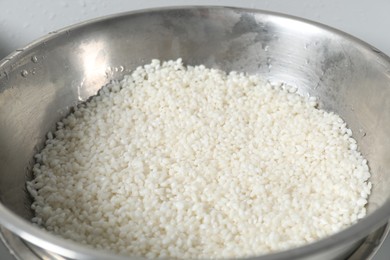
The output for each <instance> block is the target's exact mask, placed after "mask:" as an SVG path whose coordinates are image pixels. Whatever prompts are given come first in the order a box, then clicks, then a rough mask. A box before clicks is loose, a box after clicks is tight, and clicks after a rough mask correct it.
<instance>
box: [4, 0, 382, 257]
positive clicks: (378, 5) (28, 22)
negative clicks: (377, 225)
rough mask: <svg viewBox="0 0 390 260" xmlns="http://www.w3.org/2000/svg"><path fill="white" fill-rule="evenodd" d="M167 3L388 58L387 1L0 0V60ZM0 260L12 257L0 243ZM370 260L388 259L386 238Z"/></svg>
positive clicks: (167, 4)
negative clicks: (265, 18) (291, 24)
mask: <svg viewBox="0 0 390 260" xmlns="http://www.w3.org/2000/svg"><path fill="white" fill-rule="evenodd" d="M173 5H176V6H177V5H227V6H240V7H250V8H258V9H264V10H271V11H276V12H282V13H286V14H291V15H295V16H299V17H303V18H307V19H310V20H314V21H317V22H321V23H324V24H326V25H329V26H332V27H335V28H337V29H340V30H342V31H345V32H347V33H349V34H352V35H354V36H355V37H357V38H360V39H362V40H364V41H366V42H367V43H369V44H371V45H373V46H375V47H377V48H378V49H379V50H381V51H383V52H384V53H386V54H387V55H389V56H390V1H388V0H370V1H367V0H359V1H358V0H343V1H339V0H242V1H237V0H236V1H234V0H183V1H179V0H165V1H164V0H159V1H158V0H149V1H141V0H139V1H131V0H130V1H125V0H112V1H109V0H70V1H65V0H60V1H50V0H37V1H29V0H0V59H1V58H3V57H5V56H6V55H8V54H9V53H10V52H12V51H13V50H15V49H17V48H20V47H23V46H25V45H26V44H28V43H29V42H31V41H33V40H35V39H37V38H39V37H41V36H43V35H45V34H47V33H49V32H50V31H54V30H57V29H60V28H62V27H65V26H68V25H72V24H75V23H77V22H80V21H84V20H88V19H92V18H96V17H100V16H104V15H108V14H115V13H119V12H126V11H131V10H138V9H143V8H150V7H160V6H173ZM0 259H1V260H3V259H4V260H8V259H13V258H11V257H10V256H9V255H8V254H7V251H6V249H4V248H3V247H2V245H1V244H0ZM374 259H375V260H389V259H390V239H387V240H386V242H385V243H384V245H383V247H382V248H381V250H380V251H379V253H378V254H377V256H376V257H375V258H374Z"/></svg>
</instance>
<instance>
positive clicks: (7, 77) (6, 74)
mask: <svg viewBox="0 0 390 260" xmlns="http://www.w3.org/2000/svg"><path fill="white" fill-rule="evenodd" d="M4 75H5V78H6V79H7V80H8V79H9V76H8V72H6V71H4Z"/></svg>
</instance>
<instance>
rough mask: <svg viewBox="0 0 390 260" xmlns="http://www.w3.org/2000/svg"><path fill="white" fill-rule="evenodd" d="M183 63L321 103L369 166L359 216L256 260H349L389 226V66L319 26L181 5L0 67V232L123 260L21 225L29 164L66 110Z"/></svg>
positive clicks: (85, 29) (96, 25) (76, 254)
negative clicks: (140, 69)
mask: <svg viewBox="0 0 390 260" xmlns="http://www.w3.org/2000/svg"><path fill="white" fill-rule="evenodd" d="M179 57H181V58H183V60H184V62H185V63H186V64H191V65H196V64H205V65H206V66H209V67H215V68H219V69H222V70H226V71H230V70H236V71H246V72H249V73H258V74H260V75H262V76H263V77H265V78H266V79H268V80H269V81H271V82H284V83H287V84H290V85H294V86H297V87H298V89H299V93H301V94H302V95H306V94H309V95H312V96H316V97H319V99H320V105H321V107H322V108H323V109H326V110H331V111H335V112H336V113H338V114H340V115H341V116H342V117H343V118H344V119H345V120H346V122H347V123H348V125H349V127H350V128H351V129H352V130H353V133H354V137H355V138H356V139H357V141H358V143H359V145H360V148H361V152H362V153H363V154H364V155H365V157H366V158H367V159H368V160H369V165H370V168H371V172H372V179H371V181H372V183H373V190H372V195H371V197H370V199H369V206H368V212H369V214H368V216H367V217H365V218H364V219H362V220H361V221H359V222H358V223H357V224H355V225H353V226H351V227H350V228H347V229H345V230H344V231H342V232H339V233H337V234H335V235H333V236H330V237H328V238H325V239H322V240H320V241H318V242H315V243H312V244H309V245H307V246H303V247H299V248H295V249H292V250H288V251H283V252H280V253H275V254H269V255H264V256H260V257H258V259H263V260H266V259H291V258H298V259H308V258H315V259H333V258H343V257H346V256H347V255H348V254H350V253H351V252H352V251H353V250H355V248H356V247H357V246H358V245H359V243H360V242H361V239H363V238H364V237H366V236H367V235H369V234H371V233H373V232H375V231H376V230H378V229H379V228H381V227H382V226H383V225H385V223H387V221H388V218H389V216H390V200H389V198H390V173H389V169H390V138H389V127H390V59H389V58H388V57H386V56H385V55H384V54H382V53H381V52H380V51H378V50H377V49H375V48H373V47H371V46H369V45H367V44H365V43H363V42H361V41H360V40H358V39H355V38H353V37H351V36H349V35H346V34H344V33H342V32H339V31H337V30H334V29H331V28H329V27H326V26H323V25H320V24H317V23H313V22H309V21H306V20H302V19H298V18H294V17H290V16H286V15H280V14H275V13H270V12H264V11H257V10H251V9H237V8H224V7H185V8H172V9H152V10H147V11H141V12H131V13H126V14H121V15H116V16H110V17H106V18H103V19H98V20H94V21H91V22H86V23H82V24H79V25H77V26H73V27H69V28H65V29H63V30H61V31H58V32H53V33H52V34H50V35H48V36H47V37H44V38H42V39H40V40H38V41H36V42H34V43H32V44H30V45H28V46H27V47H26V48H23V49H21V50H17V51H16V52H14V53H12V54H11V55H9V56H8V57H7V58H5V59H4V60H2V61H1V63H0V129H1V134H0V147H1V149H0V169H1V170H0V171H1V173H0V199H1V204H0V224H1V225H2V226H3V229H2V230H3V235H4V234H5V233H7V232H10V233H11V234H13V235H15V236H17V237H19V238H21V239H22V241H24V242H23V243H25V244H27V245H29V247H30V248H34V250H35V251H36V252H38V251H39V250H41V251H40V252H47V253H50V254H52V255H57V256H62V257H66V258H74V259H123V258H121V257H120V256H115V255H112V254H110V253H109V252H100V251H97V250H94V249H90V248H89V247H84V246H81V245H79V244H76V243H74V242H71V241H67V240H64V239H61V238H59V237H56V236H54V235H51V234H49V233H48V232H46V231H44V230H41V229H38V228H37V227H35V226H33V225H32V224H30V222H29V219H30V218H31V217H32V212H31V210H30V203H31V200H30V198H29V196H28V195H27V193H26V191H25V181H26V180H29V179H30V178H31V173H30V168H31V165H32V164H33V160H32V157H33V154H34V153H36V152H37V151H38V150H39V149H40V148H42V146H43V142H44V139H45V134H46V133H47V132H48V131H49V130H53V129H54V127H55V122H56V121H58V120H59V119H61V118H62V117H63V116H65V115H66V114H67V113H68V112H69V109H70V107H71V106H73V105H75V104H76V103H77V102H80V101H84V100H86V99H88V97H90V96H91V95H94V94H96V93H97V91H98V89H99V88H100V87H101V86H103V85H105V84H106V83H108V82H109V81H110V80H112V79H120V78H121V77H122V76H123V75H124V74H126V73H129V72H130V71H131V70H133V69H134V68H136V67H137V66H139V65H143V64H145V63H149V62H150V60H151V59H153V58H158V59H161V60H169V59H177V58H179Z"/></svg>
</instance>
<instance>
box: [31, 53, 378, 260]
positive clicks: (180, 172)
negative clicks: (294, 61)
mask: <svg viewBox="0 0 390 260" xmlns="http://www.w3.org/2000/svg"><path fill="white" fill-rule="evenodd" d="M351 136H352V132H351V130H350V129H348V128H347V127H346V124H345V122H344V121H343V120H342V119H341V118H340V117H339V116H338V115H336V114H334V113H332V112H326V111H323V110H321V109H318V108H317V102H316V100H315V99H313V98H309V97H307V98H305V97H302V96H300V95H298V94H297V93H296V90H295V89H294V88H292V87H285V86H271V85H270V84H269V83H266V82H264V81H263V80H262V79H261V78H260V77H259V76H250V75H246V74H243V73H236V72H231V73H229V74H226V73H225V72H223V71H220V70H216V69H208V68H205V66H203V65H200V66H194V67H191V66H187V67H185V66H183V64H182V62H181V60H180V59H179V60H177V61H168V62H163V63H161V62H160V61H158V60H153V61H152V62H151V64H148V65H145V66H143V67H139V68H137V69H136V70H135V71H134V72H133V73H132V74H131V75H129V76H126V77H125V78H124V79H123V80H122V81H121V82H113V83H111V84H110V85H108V86H106V87H104V88H103V89H102V90H101V91H100V93H99V95H97V96H95V97H93V98H92V99H91V100H90V101H89V102H87V103H83V104H81V105H79V106H77V107H76V108H75V111H74V113H72V114H70V115H69V116H68V117H66V118H65V119H63V120H62V122H59V123H58V125H57V130H56V131H55V132H54V133H49V134H48V136H47V141H46V146H45V147H44V149H43V150H42V151H41V152H40V153H39V154H37V155H36V156H35V158H36V161H37V163H36V164H35V166H34V168H33V173H34V179H33V180H32V181H31V182H28V183H27V188H28V190H29V192H30V193H31V195H32V197H33V198H34V203H33V204H32V208H33V210H34V211H35V214H36V216H35V217H34V218H33V220H32V221H33V222H34V223H36V224H38V225H40V226H42V227H44V228H45V229H47V230H48V231H50V232H52V233H55V234H58V235H60V236H62V237H64V238H68V239H72V240H74V241H78V242H81V243H84V244H88V245H91V246H93V247H95V248H98V249H106V250H111V251H113V252H116V253H118V254H123V255H128V256H145V257H148V258H155V257H172V258H221V257H223V258H225V257H242V256H251V255H259V254H266V253H270V252H274V251H278V250H284V249H288V248H292V247H296V246H300V245H304V244H307V243H310V242H313V241H316V240H318V239H320V238H323V237H326V236H328V235H331V234H333V233H335V232H338V231H340V230H342V229H344V228H346V227H348V226H350V225H351V224H353V223H355V222H356V221H357V220H358V219H360V218H362V217H364V216H365V214H366V209H365V205H366V203H367V197H368V195H369V194H370V190H371V183H370V182H369V181H368V180H369V177H370V173H369V169H368V166H367V161H366V160H365V159H364V158H363V157H362V155H361V154H360V152H359V151H358V149H357V144H356V141H355V140H354V139H353V138H352V137H351Z"/></svg>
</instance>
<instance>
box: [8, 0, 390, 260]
mask: <svg viewBox="0 0 390 260" xmlns="http://www.w3.org/2000/svg"><path fill="white" fill-rule="evenodd" d="M202 9H213V10H218V11H222V10H227V11H235V12H239V13H243V12H249V13H251V14H254V15H265V16H271V17H276V18H281V19H287V20H293V21H296V22H302V23H305V24H308V25H311V26H314V27H316V28H317V29H320V30H323V31H326V32H327V33H332V34H335V35H338V36H339V37H342V38H345V39H346V40H348V41H351V42H353V43H355V44H356V45H357V46H359V47H360V48H363V49H365V50H367V51H369V52H373V53H374V55H375V56H376V57H377V58H378V59H379V60H381V61H384V62H385V63H387V64H390V58H389V57H388V56H387V55H385V54H384V53H383V52H381V51H380V50H378V49H377V48H375V47H373V46H371V45H370V44H368V43H366V42H364V41H362V40H360V39H358V38H356V37H354V36H352V35H350V34H348V33H345V32H343V31H340V30H338V29H335V28H333V27H330V26H328V25H324V24H322V23H319V22H315V21H311V20H308V19H305V18H300V17H297V16H293V15H289V14H284V13H279V12H273V11H267V10H261V9H252V8H241V7H235V6H219V5H210V6H207V5H183V6H167V7H156V8H147V9H140V10H135V11H127V12H120V13H116V14H111V15H106V16H102V17H98V18H94V19H89V20H86V21H83V22H79V23H76V24H73V25H70V26H67V27H63V28H62V29H60V30H57V31H54V32H51V33H49V34H47V35H45V36H42V37H40V38H38V39H37V40H35V41H32V42H31V43H29V44H27V45H26V46H25V47H23V48H21V49H17V50H16V51H13V52H11V53H10V54H9V55H7V56H6V57H4V58H3V59H2V60H0V69H3V70H4V71H6V70H5V69H6V68H8V67H9V66H11V64H12V63H13V62H15V61H17V60H18V59H19V58H20V57H23V56H24V53H25V52H28V51H29V50H32V49H33V48H35V47H37V46H39V45H41V44H42V43H45V42H48V41H50V40H53V39H56V38H57V37H59V36H61V35H63V34H68V33H71V32H72V31H73V30H77V29H79V28H82V27H86V26H89V25H92V24H94V23H99V22H104V21H108V20H114V19H118V18H124V17H127V16H133V15H137V14H146V13H156V12H162V11H177V10H202ZM6 75H7V74H6ZM389 217H390V200H387V201H386V202H385V203H384V205H382V206H381V207H380V208H378V209H376V210H375V211H374V212H372V213H370V214H369V215H368V216H366V217H364V218H363V219H361V220H359V222H358V223H355V224H353V225H351V226H350V227H348V228H346V229H344V230H342V231H340V232H338V233H336V234H334V235H331V236H328V237H326V238H323V239H320V240H318V241H316V242H313V243H310V244H307V245H304V246H300V247H296V248H292V249H289V250H284V251H280V252H276V253H271V254H266V255H260V256H254V257H247V258H243V259H261V260H276V259H291V258H298V259H300V258H304V257H309V256H311V255H313V254H317V253H319V252H322V251H325V250H328V249H329V248H332V247H337V246H338V245H341V244H343V243H348V242H349V241H351V239H352V238H354V239H355V240H358V239H360V238H363V237H364V236H366V235H368V234H369V233H370V232H372V231H374V230H376V229H378V228H380V227H381V226H383V225H384V224H385V223H387V222H388V220H389ZM0 225H3V226H4V227H5V228H6V229H8V230H10V231H11V232H13V233H14V234H16V235H18V236H19V237H21V238H22V239H23V240H25V241H27V242H29V243H32V244H35V245H37V246H39V247H41V248H44V249H47V250H49V251H52V252H55V253H57V254H59V255H61V256H65V257H69V258H74V259H114V260H115V259H116V260H123V259H128V257H124V256H120V255H115V254H112V253H109V252H107V251H103V250H97V249H93V248H91V247H88V246H82V245H80V244H78V243H76V242H73V241H70V240H67V239H64V238H61V237H59V236H57V235H53V234H51V233H49V232H47V231H45V230H43V229H42V228H39V227H37V226H35V225H33V224H31V223H30V222H28V221H27V220H25V219H23V218H22V217H20V216H18V215H17V214H15V213H14V212H12V211H11V210H9V209H8V208H7V207H5V206H4V205H3V204H2V203H1V202H0ZM133 259H143V258H139V257H133Z"/></svg>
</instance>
